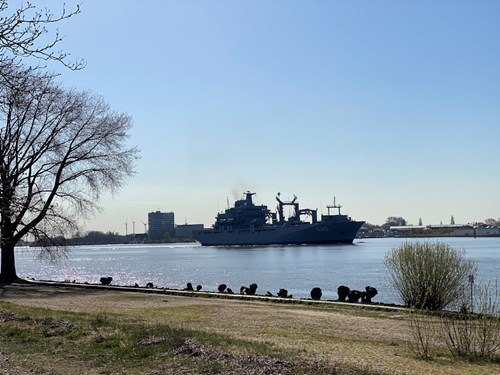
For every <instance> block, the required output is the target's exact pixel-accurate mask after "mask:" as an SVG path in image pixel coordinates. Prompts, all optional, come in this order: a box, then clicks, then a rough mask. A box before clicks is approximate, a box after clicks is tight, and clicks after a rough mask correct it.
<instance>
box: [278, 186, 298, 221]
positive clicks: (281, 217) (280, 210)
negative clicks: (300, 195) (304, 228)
mask: <svg viewBox="0 0 500 375" xmlns="http://www.w3.org/2000/svg"><path fill="white" fill-rule="evenodd" d="M276 200H277V201H278V215H279V222H280V223H284V222H285V215H284V214H283V206H293V208H294V214H293V216H292V217H290V218H289V220H291V221H295V220H299V215H300V214H299V203H298V202H297V203H296V202H295V201H296V200H297V196H296V195H295V194H294V195H293V199H292V200H291V201H290V202H283V201H282V200H281V199H280V193H278V194H276Z"/></svg>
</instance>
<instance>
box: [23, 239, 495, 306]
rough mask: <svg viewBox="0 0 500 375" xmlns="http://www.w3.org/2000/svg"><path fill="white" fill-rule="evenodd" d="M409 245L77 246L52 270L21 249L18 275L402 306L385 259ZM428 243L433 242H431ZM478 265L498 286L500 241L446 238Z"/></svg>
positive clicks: (480, 276) (361, 242)
mask: <svg viewBox="0 0 500 375" xmlns="http://www.w3.org/2000/svg"><path fill="white" fill-rule="evenodd" d="M404 241H405V239H400V238H384V239H362V240H355V241H354V244H352V245H331V246H272V247H201V246H198V245H195V244H172V245H108V246H76V247H73V248H71V252H70V253H69V254H68V256H67V258H66V259H62V260H61V261H60V262H59V263H58V264H51V263H49V262H46V261H42V260H39V259H37V252H36V250H33V249H30V248H18V249H17V250H16V251H17V255H16V257H17V258H16V259H17V272H18V275H19V276H20V277H27V278H35V279H38V280H57V281H64V280H71V281H73V280H75V281H76V282H89V283H98V282H99V279H100V277H101V276H112V277H113V284H118V285H134V283H137V284H139V285H141V286H144V285H145V284H146V283H148V282H152V283H153V284H154V285H155V286H158V287H167V288H179V289H181V288H184V287H185V286H186V283H188V282H191V283H192V284H193V286H196V285H198V284H201V285H202V286H203V289H204V290H210V291H216V290H217V286H218V285H219V284H222V283H224V284H226V285H227V286H228V287H230V288H232V289H233V290H234V291H235V292H238V291H239V289H240V287H241V286H242V285H246V286H248V285H250V284H251V283H256V284H257V285H258V289H257V293H258V294H265V293H266V292H267V291H270V292H271V293H273V294H275V293H277V291H278V290H279V289H280V288H284V289H287V290H288V292H289V293H291V294H293V296H294V297H300V298H309V296H310V295H309V293H310V291H311V289H312V288H313V287H320V288H321V289H322V290H323V297H322V299H336V298H337V292H336V291H337V287H338V286H339V285H342V284H344V285H347V286H348V287H350V288H351V289H360V290H364V287H365V286H367V285H371V286H374V287H376V288H377V289H378V291H379V294H378V295H377V296H376V297H375V299H374V301H375V302H376V301H383V302H393V303H400V301H399V300H398V298H397V296H396V295H395V293H394V292H393V291H392V289H391V286H390V282H389V279H388V275H387V272H386V270H385V267H384V256H385V254H386V253H387V252H388V251H389V250H391V249H393V248H395V247H397V246H399V245H400V244H401V243H402V242H404ZM430 241H435V240H434V239H431V240H430ZM440 241H442V242H446V243H449V244H450V245H451V246H453V247H454V248H457V249H465V250H466V254H467V256H468V257H470V258H472V259H474V260H476V261H477V262H478V264H479V273H478V278H477V280H478V282H481V283H488V282H489V283H493V284H496V282H497V278H498V276H499V272H500V238H477V239H474V238H445V239H440Z"/></svg>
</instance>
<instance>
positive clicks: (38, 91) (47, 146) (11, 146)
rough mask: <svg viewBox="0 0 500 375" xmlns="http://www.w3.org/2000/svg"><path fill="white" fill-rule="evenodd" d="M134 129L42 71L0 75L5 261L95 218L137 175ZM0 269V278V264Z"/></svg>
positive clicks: (95, 99) (0, 223)
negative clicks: (25, 241)
mask: <svg viewBox="0 0 500 375" xmlns="http://www.w3.org/2000/svg"><path fill="white" fill-rule="evenodd" d="M131 126H132V121H131V118H130V117H129V116H128V115H126V114H121V113H116V112H113V111H112V110H111V109H110V107H109V105H108V104H107V103H106V102H105V101H104V100H103V99H102V98H101V97H100V96H97V95H93V94H91V93H88V92H81V91H76V90H64V89H63V88H62V87H61V86H60V85H58V84H56V83H55V81H54V78H53V77H50V76H47V75H45V74H43V73H41V72H38V71H33V70H30V71H28V72H26V71H25V72H24V74H14V75H11V76H9V80H6V79H2V78H1V76H0V233H1V246H2V256H3V253H4V251H9V250H8V249H10V248H12V251H13V244H15V243H17V242H18V241H19V240H21V239H22V238H23V237H24V236H26V235H27V234H28V233H31V234H33V235H34V236H35V238H38V239H40V240H43V241H47V239H48V238H49V237H50V235H51V234H52V235H62V234H63V233H65V232H66V231H67V230H72V231H75V230H76V229H77V227H78V224H79V222H81V220H82V219H86V218H90V217H92V216H93V215H94V214H96V213H97V212H99V209H100V207H99V197H100V195H101V193H102V192H103V191H111V192H112V193H114V192H116V191H117V190H119V189H120V187H121V186H123V184H124V182H125V180H126V179H127V178H128V177H129V176H131V175H132V174H133V173H134V164H135V161H136V159H137V155H138V150H137V149H136V148H135V147H130V146H128V144H127V139H128V132H129V130H130V128H131ZM43 241H42V242H43ZM49 244H50V243H49ZM50 245H52V244H50ZM5 249H7V250H5ZM1 266H2V274H3V273H4V262H3V258H2V264H1Z"/></svg>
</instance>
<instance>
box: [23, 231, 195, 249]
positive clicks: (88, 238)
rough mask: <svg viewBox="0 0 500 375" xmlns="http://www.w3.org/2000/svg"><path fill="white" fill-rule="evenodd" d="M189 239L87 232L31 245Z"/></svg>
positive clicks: (187, 239) (188, 240)
mask: <svg viewBox="0 0 500 375" xmlns="http://www.w3.org/2000/svg"><path fill="white" fill-rule="evenodd" d="M192 241H193V240H192V239H190V238H184V237H182V238H181V237H170V236H168V233H167V235H166V236H165V237H164V238H163V239H162V240H161V241H150V240H149V239H148V238H147V237H141V238H138V237H136V236H135V235H134V234H129V235H121V234H118V233H113V232H111V231H109V232H100V231H89V232H87V233H84V234H82V233H76V234H75V235H74V236H73V237H71V238H65V237H54V238H46V239H45V240H38V241H37V242H35V243H31V244H30V245H32V246H76V245H120V244H130V243H172V242H192Z"/></svg>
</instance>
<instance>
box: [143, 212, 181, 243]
mask: <svg viewBox="0 0 500 375" xmlns="http://www.w3.org/2000/svg"><path fill="white" fill-rule="evenodd" d="M148 228H149V231H148V234H149V240H150V241H162V240H164V239H165V235H166V234H167V233H168V235H169V236H170V237H173V236H174V235H175V227H174V213H173V212H160V211H156V212H150V213H149V214H148Z"/></svg>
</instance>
